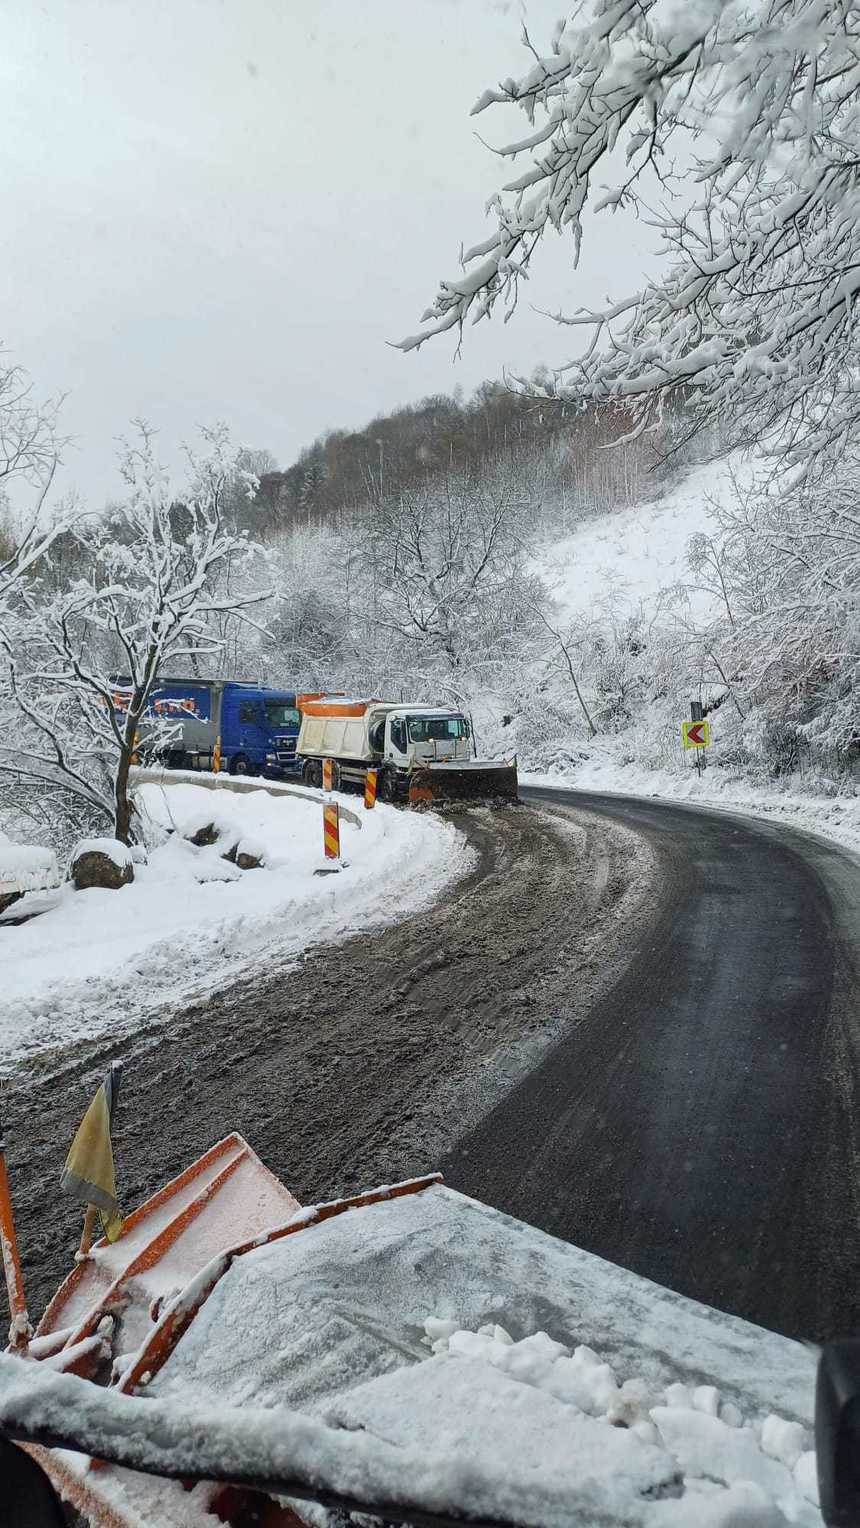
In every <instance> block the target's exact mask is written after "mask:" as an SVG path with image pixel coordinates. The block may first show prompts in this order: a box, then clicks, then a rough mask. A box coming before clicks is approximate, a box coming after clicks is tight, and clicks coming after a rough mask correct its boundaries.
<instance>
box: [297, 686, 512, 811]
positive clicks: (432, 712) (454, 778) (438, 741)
mask: <svg viewBox="0 0 860 1528" xmlns="http://www.w3.org/2000/svg"><path fill="white" fill-rule="evenodd" d="M296 751H297V755H298V758H299V763H300V767H301V770H302V776H303V778H304V780H305V782H306V783H307V784H308V785H314V786H319V785H321V784H322V767H323V760H324V759H331V760H332V761H333V763H334V777H333V782H332V783H333V786H334V788H335V789H336V790H338V789H340V790H350V789H352V790H364V785H365V778H366V775H367V771H368V770H369V769H375V770H376V771H377V774H378V790H379V796H380V798H381V799H382V800H383V801H408V802H409V803H410V805H413V806H416V805H438V804H440V803H448V802H450V803H457V802H477V801H515V800H516V799H517V764H516V759H515V758H513V759H501V760H498V759H476V758H475V757H474V739H473V734H472V726H471V722H470V720H469V718H468V717H467V716H465V715H464V714H463V713H462V711H457V710H454V709H452V708H450V707H446V706H428V705H419V704H409V705H406V704H403V703H402V702H397V701H386V700H370V699H350V698H349V697H347V696H343V695H337V696H323V697H322V698H321V699H319V700H309V701H305V702H304V704H303V705H302V725H301V730H300V732H299V741H298V745H297V750H296Z"/></svg>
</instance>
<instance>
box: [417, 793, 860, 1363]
mask: <svg viewBox="0 0 860 1528" xmlns="http://www.w3.org/2000/svg"><path fill="white" fill-rule="evenodd" d="M524 795H525V796H526V797H527V799H530V800H533V801H536V802H542V803H543V802H552V803H555V804H557V805H563V806H569V807H571V808H574V809H575V810H576V811H577V812H583V811H584V812H587V813H589V814H591V813H598V814H600V816H601V817H603V818H610V819H614V820H616V821H617V822H619V823H622V824H624V825H625V826H627V827H629V828H633V829H634V830H635V831H636V832H637V833H639V834H642V835H644V836H645V838H646V839H647V840H649V841H650V843H651V845H652V846H653V848H654V850H655V851H656V854H657V856H658V862H659V866H660V869H661V872H662V873H661V874H659V875H658V877H657V878H656V880H655V886H654V893H653V906H652V907H651V909H650V914H649V916H648V917H647V919H646V922H645V926H644V928H643V929H642V930H641V931H640V933H639V935H638V937H637V942H636V947H635V950H634V952H633V957H632V960H631V961H630V963H629V965H628V966H627V968H626V971H625V972H624V974H623V975H622V977H621V979H620V981H619V982H618V983H617V984H616V985H615V986H614V987H613V988H612V989H611V990H610V991H609V992H608V993H606V994H604V995H603V997H602V998H599V999H598V1001H597V1002H596V1004H595V1005H594V1006H593V1007H592V1009H591V1011H590V1013H589V1014H588V1017H587V1018H586V1019H585V1020H584V1021H582V1022H579V1023H577V1024H576V1025H575V1026H574V1027H573V1028H572V1029H571V1030H570V1031H569V1032H568V1033H567V1034H566V1036H565V1037H564V1038H562V1039H561V1040H560V1041H559V1042H558V1043H557V1044H556V1045H555V1046H554V1047H553V1048H552V1049H551V1051H550V1052H549V1053H547V1054H545V1055H544V1058H543V1059H542V1061H541V1062H540V1064H539V1065H538V1066H537V1067H536V1068H535V1069H534V1070H532V1071H531V1072H530V1073H529V1074H528V1075H527V1076H526V1077H525V1078H524V1079H523V1080H522V1081H521V1082H520V1083H519V1084H518V1085H517V1086H515V1087H514V1089H513V1090H512V1091H511V1092H509V1093H508V1095H507V1096H506V1097H505V1099H504V1100H503V1101H502V1102H501V1103H500V1104H498V1105H497V1106H496V1107H495V1108H494V1109H493V1111H492V1112H491V1113H490V1114H488V1115H487V1116H486V1117H485V1118H484V1119H483V1121H482V1122H481V1123H480V1124H479V1125H478V1126H477V1127H475V1128H474V1129H472V1130H471V1131H470V1132H469V1133H468V1134H467V1135H466V1136H465V1137H464V1138H463V1139H462V1140H461V1141H460V1142H459V1144H458V1145H457V1146H456V1148H455V1149H454V1150H453V1151H452V1152H451V1154H450V1155H449V1157H448V1159H447V1160H446V1161H444V1162H443V1163H442V1167H443V1170H444V1171H445V1174H446V1178H447V1179H448V1181H449V1182H450V1183H451V1184H452V1186H454V1187H457V1188H461V1189H463V1190H464V1191H465V1192H467V1193H470V1194H474V1195H477V1196H478V1197H480V1198H482V1199H485V1200H487V1201H488V1202H489V1203H490V1204H493V1205H496V1206H497V1207H498V1208H499V1209H503V1210H506V1211H508V1212H510V1213H511V1214H513V1215H516V1216H518V1217H520V1218H521V1219H523V1220H527V1221H530V1222H532V1223H533V1224H536V1225H538V1226H540V1227H542V1228H543V1229H544V1230H546V1231H549V1232H551V1233H552V1234H554V1235H556V1236H560V1237H562V1238H564V1239H565V1240H569V1241H573V1242H576V1243H577V1244H578V1245H580V1246H582V1247H586V1248H588V1249H589V1250H591V1251H594V1252H597V1253H599V1254H601V1255H602V1256H604V1257H606V1258H609V1259H611V1260H612V1261H614V1262H618V1263H622V1264H624V1265H626V1266H628V1267H631V1268H633V1269H635V1270H636V1271H637V1272H639V1273H641V1274H644V1275H646V1276H648V1277H650V1278H653V1279H655V1280H657V1281H659V1282H661V1283H664V1284H668V1285H669V1286H671V1287H672V1288H673V1289H676V1290H679V1291H681V1292H683V1293H687V1294H690V1295H693V1296H695V1297H696V1298H698V1299H700V1300H704V1301H706V1302H707V1303H709V1304H712V1305H715V1306H718V1307H720V1308H721V1309H723V1310H728V1311H732V1312H736V1313H738V1314H741V1315H743V1316H745V1317H747V1318H748V1319H750V1320H753V1321H758V1322H761V1323H762V1324H763V1325H765V1326H769V1327H772V1328H775V1329H777V1330H780V1331H782V1332H785V1333H787V1334H790V1335H796V1336H801V1337H806V1338H813V1339H820V1338H822V1337H824V1336H827V1335H831V1334H833V1333H835V1332H838V1331H842V1332H845V1331H848V1330H851V1329H858V1328H860V1202H858V1201H860V1193H858V1190H860V1165H858V1164H860V1152H858V1105H860V1099H858V1097H857V1092H858V1088H857V1084H858V1059H860V1005H858V970H860V863H858V861H857V860H856V859H855V858H854V857H853V856H852V855H851V854H849V853H848V852H847V851H844V850H840V849H839V848H838V847H837V846H836V845H830V844H828V843H826V842H824V841H822V840H818V839H814V838H812V837H809V836H807V835H804V834H802V833H795V832H792V831H791V830H790V829H788V828H786V827H785V826H783V825H782V824H780V825H778V826H776V825H771V824H769V823H759V822H753V821H751V820H750V819H749V818H743V817H736V816H733V815H730V814H728V813H725V812H708V811H704V810H701V809H692V808H689V807H686V806H683V805H675V804H669V803H666V802H660V801H655V800H639V799H632V798H624V797H613V796H598V795H589V794H584V793H580V792H575V793H574V792H570V791H551V790H540V791H527V792H524ZM564 926H565V912H564V909H563V908H560V909H559V912H558V931H559V934H560V935H561V934H563V932H564Z"/></svg>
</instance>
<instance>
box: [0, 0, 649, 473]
mask: <svg viewBox="0 0 860 1528" xmlns="http://www.w3.org/2000/svg"><path fill="white" fill-rule="evenodd" d="M563 10H564V5H563V0H528V3H527V4H526V5H521V4H520V3H518V0H511V3H506V0H49V3H45V4H42V3H38V0H3V4H2V15H3V29H2V30H3V55H2V58H0V93H2V97H3V124H4V125H3V135H2V140H0V164H2V216H3V224H4V227H5V235H6V237H5V242H4V247H3V257H2V262H0V338H2V340H3V342H4V343H5V346H6V347H7V349H8V350H10V351H11V352H12V353H13V354H14V356H15V358H16V359H18V360H20V361H21V362H22V363H23V364H24V365H25V366H26V367H27V368H28V370H29V371H30V372H31V373H32V374H33V376H34V378H35V379H36V381H37V383H38V385H39V387H40V389H41V390H42V391H44V392H46V393H56V392H66V393H67V394H68V399H67V402H66V405H65V409H64V425H65V428H66V430H67V431H69V432H71V433H72V434H73V435H74V436H75V438H76V445H75V448H74V450H73V451H71V452H70V453H69V454H68V457H67V474H66V479H67V481H73V482H74V483H75V484H77V486H79V487H80V488H81V489H82V490H83V491H84V492H85V493H87V494H88V495H89V496H91V497H103V496H105V495H106V494H108V493H109V492H111V491H112V490H114V489H116V488H117V487H118V483H117V479H116V475H115V470H114V462H115V440H116V437H117V436H119V435H120V434H121V433H122V432H123V431H124V430H125V428H126V426H127V422H128V420H129V419H130V418H131V417H133V416H134V415H143V416H145V417H146V418H147V419H149V420H150V421H151V422H152V423H153V424H154V425H155V426H156V427H157V428H158V429H159V431H160V432H161V439H162V442H163V448H164V453H165V455H166V456H167V457H168V458H169V459H173V458H174V455H175V449H176V447H177V445H178V443H179V442H180V441H181V440H183V439H186V438H188V437H190V436H191V435H192V434H193V432H194V429H195V427H196V426H197V425H198V424H200V423H211V422H214V421H215V420H220V419H223V420H226V421H227V422H228V424H229V425H230V427H231V429H232V431H233V432H234V434H235V436H236V438H237V439H238V440H240V441H241V442H242V443H244V444H247V445H251V446H265V447H268V449H269V450H270V451H272V452H273V454H274V455H275V456H276V458H277V459H278V461H279V462H280V463H281V464H282V465H285V466H286V465H288V464H289V463H290V462H291V461H292V460H293V459H294V457H295V456H296V454H297V453H298V451H299V450H300V449H301V448H302V447H303V446H305V445H308V444H309V443H310V442H311V440H312V439H313V438H314V437H315V436H316V435H317V434H319V433H320V432H321V431H322V430H324V429H329V428H334V427H339V426H343V427H347V428H349V427H358V426H361V425H362V424H364V423H366V422H367V420H368V419H370V418H371V417H372V416H373V415H374V414H375V413H378V412H380V411H382V410H386V409H390V408H393V407H395V406H397V405H398V404H401V403H404V402H407V401H409V400H412V399H416V398H419V397H421V396H423V395H424V394H426V393H428V392H435V391H451V390H452V389H453V388H454V387H455V386H456V385H458V384H459V385H461V386H462V387H463V388H465V389H466V390H467V391H468V390H470V389H471V388H472V387H474V386H475V385H476V384H477V383H478V382H480V381H481V380H482V379H483V378H485V377H497V376H499V375H501V373H502V371H503V369H504V368H506V367H507V368H508V369H509V370H511V371H514V372H528V371H531V370H532V369H533V367H534V366H536V365H537V364H539V363H540V362H544V361H545V362H549V363H553V362H555V361H558V360H560V359H561V358H562V357H563V355H564V354H565V353H567V351H568V350H569V348H570V344H571V340H570V332H569V331H566V332H563V331H559V330H558V328H557V327H556V326H554V325H553V324H552V323H551V322H549V321H548V320H547V319H545V318H543V317H540V316H538V315H537V314H536V313H534V312H532V311H530V309H529V307H528V305H527V304H525V303H523V304H522V306H521V308H520V310H519V312H518V314H517V316H516V317H515V319H514V320H513V321H512V322H511V323H510V324H508V325H504V324H502V323H501V321H497V320H494V321H493V322H492V324H483V325H480V326H479V327H478V328H477V329H475V330H473V331H469V332H468V334H467V342H466V345H465V349H464V354H463V357H462V359H461V360H459V361H455V360H454V356H453V350H454V346H453V343H452V341H451V340H450V339H449V338H448V337H445V338H442V339H440V340H436V341H435V342H434V343H433V344H431V345H428V346H426V347H424V348H423V349H422V350H421V351H420V352H419V353H418V354H417V355H415V354H411V355H408V356H404V355H403V354H401V353H400V352H399V351H396V350H392V349H390V348H389V346H388V345H387V344H386V341H391V340H396V339H399V338H402V336H403V335H405V334H407V333H411V332H413V331H414V330H415V329H416V328H417V326H418V319H419V316H420V314H421V312H422V311H423V309H424V308H425V307H426V306H427V304H428V303H429V301H430V300H431V298H432V297H433V295H434V293H435V290H436V285H437V281H438V278H439V277H440V276H448V275H451V274H454V273H455V272H456V269H457V256H458V250H459V246H460V242H461V240H463V241H465V242H466V243H471V242H473V241H474V240H476V239H478V238H480V237H482V236H483V234H484V232H485V230H486V228H487V224H486V222H485V220H484V212H483V208H484V203H485V201H486V199H487V197H488V196H489V195H490V194H491V193H492V192H493V191H494V190H495V189H497V187H498V185H499V184H500V183H501V179H502V168H501V167H500V165H499V162H498V160H496V159H495V158H494V156H493V155H492V153H490V152H489V151H488V150H487V148H486V147H484V145H483V144H482V143H481V142H479V141H478V139H477V137H476V131H478V130H479V131H480V132H481V134H482V136H484V137H486V138H488V139H489V140H490V141H491V142H500V141H503V139H504V137H505V133H506V130H507V128H508V127H510V126H512V127H513V131H514V132H517V133H518V132H521V131H522V129H523V119H522V118H521V117H520V115H519V114H512V118H513V120H512V121H511V119H508V120H507V121H506V119H505V118H504V116H502V115H501V113H500V112H499V111H496V112H495V113H494V112H489V113H485V114H484V115H483V116H482V117H480V118H470V117H469V108H470V107H471V105H472V103H473V102H474V100H475V99H476V97H477V96H478V94H479V93H480V92H481V90H483V89H484V88H485V87H486V86H487V85H490V84H493V83H495V82H496V81H497V80H498V79H500V78H503V77H505V76H507V75H509V74H512V73H513V74H516V73H520V72H522V71H523V70H524V68H525V67H527V64H528V55H527V54H526V53H525V52H524V50H523V48H522V46H521V43H520V28H521V24H522V19H523V16H525V17H526V19H527V22H528V25H529V28H530V31H531V32H532V35H533V38H534V39H535V40H536V41H539V42H540V44H541V45H542V46H543V45H546V44H547V43H548V41H549V37H550V35H551V28H552V24H553V22H554V21H555V20H556V18H557V16H558V15H559V14H560V13H561V12H562V11H563ZM645 248H646V244H645V240H644V237H643V238H642V239H641V240H640V239H638V238H637V237H636V233H635V230H634V232H633V235H632V237H631V229H630V226H629V224H625V223H622V222H619V221H618V220H617V219H615V220H613V219H612V218H611V217H610V216H608V215H604V218H602V219H600V220H598V224H597V229H596V236H595V238H594V240H593V242H592V244H591V246H590V250H589V255H588V259H587V260H586V262H585V264H584V268H583V271H582V274H581V276H579V277H577V278H576V280H574V278H573V274H572V271H571V268H570V245H569V243H568V242H567V241H561V240H553V243H552V246H551V247H549V248H548V249H547V250H546V251H545V252H544V253H543V256H542V260H541V262H540V264H539V265H538V266H537V268H536V272H535V275H536V276H538V275H539V276H540V283H539V285H538V283H537V281H536V280H533V282H532V289H533V290H532V292H531V300H532V301H534V302H535V304H537V305H539V306H541V307H546V308H555V307H558V306H559V305H560V304H562V305H566V306H573V305H574V303H578V302H594V301H599V300H600V299H601V298H602V297H604V296H605V295H607V294H608V293H610V292H612V293H614V294H615V295H618V294H619V292H620V290H621V289H626V287H627V286H628V284H629V283H631V282H632V281H633V280H635V277H636V274H637V271H638V269H639V268H640V267H641V265H642V261H643V258H644V251H645Z"/></svg>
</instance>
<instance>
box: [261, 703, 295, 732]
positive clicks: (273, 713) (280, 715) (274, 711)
mask: <svg viewBox="0 0 860 1528" xmlns="http://www.w3.org/2000/svg"><path fill="white" fill-rule="evenodd" d="M266 721H267V722H268V723H269V726H270V727H289V728H291V729H293V728H294V729H295V731H296V732H298V729H299V727H300V726H301V724H302V713H301V711H299V710H298V709H297V708H296V707H295V706H288V705H287V704H286V702H285V701H283V700H267V701H266Z"/></svg>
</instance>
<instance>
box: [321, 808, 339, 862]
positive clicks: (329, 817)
mask: <svg viewBox="0 0 860 1528" xmlns="http://www.w3.org/2000/svg"><path fill="white" fill-rule="evenodd" d="M323 849H324V851H325V857H326V859H327V860H339V859H340V809H339V807H338V804H337V802H336V801H324V802H323Z"/></svg>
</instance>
